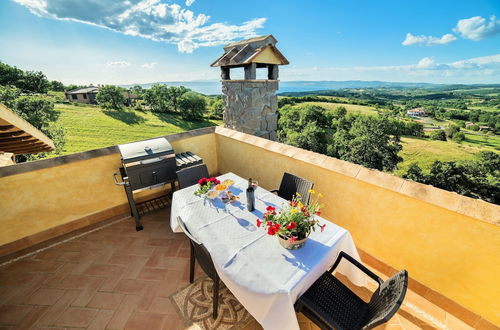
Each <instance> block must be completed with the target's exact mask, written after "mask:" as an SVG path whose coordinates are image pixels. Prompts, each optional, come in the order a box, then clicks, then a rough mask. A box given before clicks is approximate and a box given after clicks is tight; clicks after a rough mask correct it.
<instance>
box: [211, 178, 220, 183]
mask: <svg viewBox="0 0 500 330" xmlns="http://www.w3.org/2000/svg"><path fill="white" fill-rule="evenodd" d="M208 181H209V182H210V183H213V184H219V183H220V181H219V180H217V178H216V177H211V178H210V179H208Z"/></svg>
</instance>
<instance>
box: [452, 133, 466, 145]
mask: <svg viewBox="0 0 500 330" xmlns="http://www.w3.org/2000/svg"><path fill="white" fill-rule="evenodd" d="M452 139H453V141H455V142H457V143H460V142H462V141H463V140H465V134H464V133H462V132H456V133H454V134H453V138H452Z"/></svg>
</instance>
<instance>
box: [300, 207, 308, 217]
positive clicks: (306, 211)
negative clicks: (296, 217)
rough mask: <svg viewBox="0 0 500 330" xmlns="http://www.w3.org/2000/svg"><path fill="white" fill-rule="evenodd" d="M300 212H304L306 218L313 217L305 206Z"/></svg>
mask: <svg viewBox="0 0 500 330" xmlns="http://www.w3.org/2000/svg"><path fill="white" fill-rule="evenodd" d="M300 210H301V211H302V213H304V215H305V216H306V217H309V216H311V213H309V211H308V210H307V208H306V207H305V206H302V208H301V209H300Z"/></svg>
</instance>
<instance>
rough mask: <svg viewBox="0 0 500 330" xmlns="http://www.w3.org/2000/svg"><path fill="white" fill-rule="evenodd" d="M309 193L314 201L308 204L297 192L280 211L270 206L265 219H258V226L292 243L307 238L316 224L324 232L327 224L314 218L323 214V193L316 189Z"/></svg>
mask: <svg viewBox="0 0 500 330" xmlns="http://www.w3.org/2000/svg"><path fill="white" fill-rule="evenodd" d="M309 193H310V194H311V195H313V198H312V199H313V201H312V202H310V203H308V204H303V203H302V201H301V195H300V194H299V193H296V194H295V195H294V196H293V198H292V200H291V201H290V202H289V203H288V204H286V205H284V206H283V208H282V210H281V212H279V213H278V212H276V208H274V207H272V206H268V207H267V209H266V213H264V219H263V220H261V219H257V227H263V228H264V229H267V233H268V234H269V235H271V236H275V235H278V236H279V237H280V238H281V239H283V240H288V241H289V242H290V243H295V242H298V241H302V240H305V239H306V238H307V236H309V234H310V232H311V230H312V231H315V228H316V226H318V227H319V228H320V230H321V231H322V232H323V230H324V229H325V227H326V224H323V225H320V224H319V221H318V220H316V219H315V218H314V216H315V215H318V216H319V215H320V214H321V206H320V204H319V199H320V198H321V197H323V195H322V194H321V193H318V194H316V192H315V191H314V190H309Z"/></svg>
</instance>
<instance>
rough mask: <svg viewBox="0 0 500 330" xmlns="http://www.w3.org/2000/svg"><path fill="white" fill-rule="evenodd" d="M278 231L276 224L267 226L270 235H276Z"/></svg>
mask: <svg viewBox="0 0 500 330" xmlns="http://www.w3.org/2000/svg"><path fill="white" fill-rule="evenodd" d="M276 232H277V230H276V228H275V227H274V226H270V227H269V228H267V234H268V235H271V236H274V235H275V234H276Z"/></svg>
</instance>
